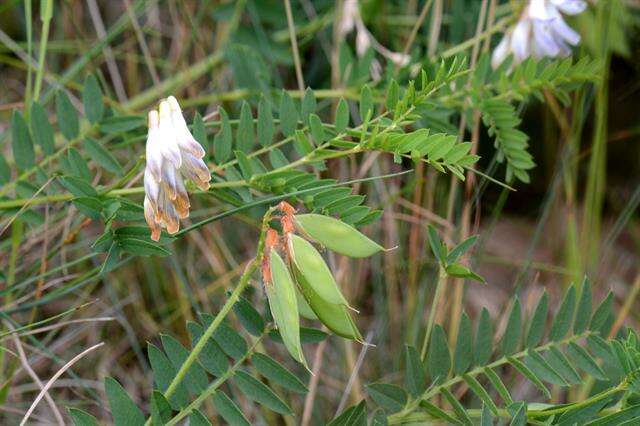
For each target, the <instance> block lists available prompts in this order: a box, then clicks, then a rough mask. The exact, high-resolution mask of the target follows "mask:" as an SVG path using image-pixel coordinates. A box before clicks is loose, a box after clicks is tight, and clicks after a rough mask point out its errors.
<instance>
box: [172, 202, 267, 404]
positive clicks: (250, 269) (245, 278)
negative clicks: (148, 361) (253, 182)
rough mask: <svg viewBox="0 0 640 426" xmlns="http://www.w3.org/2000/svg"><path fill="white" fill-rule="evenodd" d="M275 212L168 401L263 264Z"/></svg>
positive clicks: (175, 380)
mask: <svg viewBox="0 0 640 426" xmlns="http://www.w3.org/2000/svg"><path fill="white" fill-rule="evenodd" d="M274 210H275V208H274V207H271V208H270V209H269V210H267V213H265V215H264V218H263V220H262V232H261V233H260V240H259V242H258V249H257V254H256V257H255V258H254V259H253V260H252V261H251V262H250V263H249V265H247V268H246V269H245V271H244V273H243V274H242V276H241V277H240V281H239V283H238V285H237V286H236V288H235V289H234V290H233V293H231V296H229V298H228V299H227V301H226V302H225V304H224V305H223V306H222V309H220V312H218V314H217V315H216V317H215V318H214V319H213V321H212V322H211V324H210V325H209V327H207V329H206V330H205V331H204V333H203V334H202V337H200V339H199V340H198V343H196V345H195V346H194V347H193V350H192V351H191V352H190V353H189V356H188V357H187V359H186V360H185V361H184V363H183V364H182V366H181V367H180V369H179V370H178V372H177V373H176V376H175V377H174V378H173V380H172V381H171V383H170V384H169V387H168V388H167V390H166V391H165V392H164V396H165V397H166V398H167V399H168V398H169V397H170V396H171V395H173V393H174V392H175V391H176V389H177V388H178V385H179V384H180V383H181V382H182V380H183V379H184V377H185V375H186V374H187V371H189V368H191V365H192V364H193V363H194V362H195V361H196V359H197V357H198V355H200V352H202V350H203V349H204V347H205V345H206V344H207V342H208V341H209V339H210V338H211V337H212V336H213V333H215V331H216V330H217V328H218V326H219V325H220V324H221V323H222V320H223V319H224V318H225V317H226V316H227V314H228V313H229V311H230V310H231V308H233V305H235V304H236V302H237V301H238V299H239V298H240V295H241V294H242V292H243V291H244V290H245V288H246V287H247V286H248V285H249V283H250V281H251V275H252V274H253V273H254V272H255V271H256V269H258V267H259V266H260V263H261V262H262V258H263V256H264V239H265V235H266V232H267V229H268V225H269V221H270V220H271V215H272V213H273V211H274Z"/></svg>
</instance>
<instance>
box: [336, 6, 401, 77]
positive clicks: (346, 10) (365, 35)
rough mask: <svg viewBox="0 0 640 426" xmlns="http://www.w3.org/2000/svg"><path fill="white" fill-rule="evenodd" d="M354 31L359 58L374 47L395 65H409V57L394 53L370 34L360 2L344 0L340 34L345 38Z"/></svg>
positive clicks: (339, 25) (339, 28) (339, 24)
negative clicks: (363, 18) (361, 11)
mask: <svg viewBox="0 0 640 426" xmlns="http://www.w3.org/2000/svg"><path fill="white" fill-rule="evenodd" d="M354 29H355V31H356V53H357V54H358V56H363V55H364V54H365V53H366V51H367V50H368V49H369V47H373V48H374V49H375V50H376V51H377V52H378V53H380V54H381V55H382V56H384V57H385V58H387V59H388V60H390V61H391V62H393V63H394V64H397V65H400V66H404V65H406V64H408V63H409V60H410V57H409V55H405V54H402V53H399V52H392V51H391V50H389V49H387V48H386V47H384V46H383V45H381V44H380V43H379V42H378V40H376V39H375V37H373V34H371V33H370V32H369V30H368V29H367V27H366V26H365V25H364V22H363V21H362V17H361V16H360V7H359V5H358V0H344V2H343V4H342V15H341V19H340V22H339V23H338V32H339V34H340V35H341V36H342V37H344V36H346V35H347V34H349V33H350V32H351V31H353V30H354ZM378 65H379V64H378Z"/></svg>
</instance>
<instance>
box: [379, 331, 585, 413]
mask: <svg viewBox="0 0 640 426" xmlns="http://www.w3.org/2000/svg"><path fill="white" fill-rule="evenodd" d="M592 334H594V332H593V331H586V332H584V333H580V334H577V335H574V336H571V337H568V338H566V339H564V340H561V341H555V342H548V343H546V344H544V345H542V346H539V347H537V348H535V350H536V351H545V350H548V349H550V348H551V347H553V346H560V345H566V344H568V343H571V342H575V341H578V340H580V339H582V338H585V337H588V336H590V335H592ZM530 349H531V348H528V349H525V350H524V351H521V352H518V353H516V354H513V355H509V356H508V357H507V356H503V357H501V358H498V359H497V360H495V361H493V362H492V363H490V364H487V365H481V366H478V367H476V368H474V369H473V370H470V371H468V372H467V373H465V374H466V375H468V376H471V377H475V376H477V375H479V374H482V373H483V372H484V371H485V370H486V369H493V368H497V367H500V366H503V365H505V364H508V363H509V358H516V359H519V358H524V357H525V356H526V355H527V354H528V353H529V350H530ZM463 380H464V379H463V377H462V376H454V377H452V378H450V379H449V380H447V381H446V382H444V383H442V384H441V385H437V386H432V387H430V388H429V389H427V390H426V391H425V392H424V393H423V394H422V395H420V396H419V397H417V398H415V399H413V400H411V401H410V402H409V403H408V404H407V405H406V406H405V408H404V409H402V411H399V412H398V413H396V414H393V415H391V416H389V417H388V419H389V423H398V422H400V421H402V420H403V419H404V418H405V417H406V416H407V415H409V414H411V413H412V412H413V411H415V410H416V409H417V408H418V406H419V405H420V401H423V400H424V401H427V400H429V399H430V398H433V397H434V396H435V395H437V394H438V393H440V392H441V390H442V389H448V388H450V387H452V386H453V385H455V384H457V383H460V382H462V381H463Z"/></svg>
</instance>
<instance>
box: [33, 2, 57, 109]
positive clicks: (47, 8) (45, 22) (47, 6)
mask: <svg viewBox="0 0 640 426" xmlns="http://www.w3.org/2000/svg"><path fill="white" fill-rule="evenodd" d="M41 1H42V5H41V7H40V13H41V16H40V19H41V20H42V34H40V46H38V70H37V72H36V84H35V88H34V89H33V99H34V100H36V101H37V100H38V98H39V97H40V89H41V88H42V77H43V74H44V59H45V54H46V53H47V43H48V42H49V25H50V24H51V17H52V16H53V0H41Z"/></svg>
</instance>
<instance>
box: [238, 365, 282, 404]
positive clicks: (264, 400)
mask: <svg viewBox="0 0 640 426" xmlns="http://www.w3.org/2000/svg"><path fill="white" fill-rule="evenodd" d="M234 379H235V382H236V384H237V385H238V387H239V388H240V390H241V391H242V393H243V394H245V395H246V396H247V398H249V399H251V400H253V401H256V402H257V403H259V404H262V405H264V406H265V407H268V408H269V409H271V410H273V411H275V412H276V413H281V414H292V412H291V408H289V406H288V405H287V404H286V403H285V402H284V401H282V399H281V398H280V397H279V396H278V395H276V394H275V393H274V392H273V391H272V390H271V389H269V387H268V386H267V385H265V384H264V383H262V382H261V381H260V380H258V379H256V378H254V377H253V376H251V375H250V374H248V373H246V372H244V371H242V370H240V371H238V372H236V374H235V376H234Z"/></svg>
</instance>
